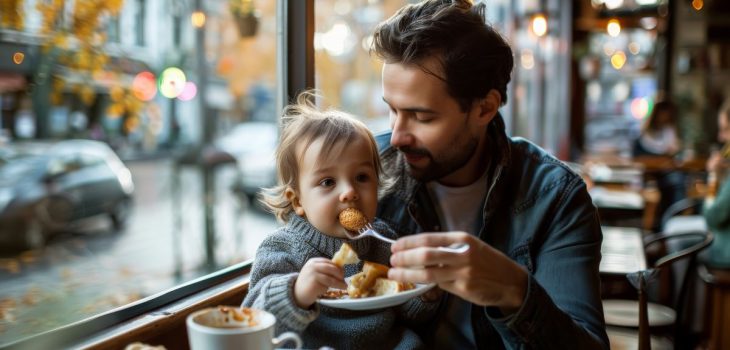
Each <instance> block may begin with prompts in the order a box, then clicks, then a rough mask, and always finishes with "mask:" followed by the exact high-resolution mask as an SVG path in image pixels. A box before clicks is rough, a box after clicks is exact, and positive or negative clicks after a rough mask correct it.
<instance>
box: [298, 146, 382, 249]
mask: <svg viewBox="0 0 730 350" xmlns="http://www.w3.org/2000/svg"><path fill="white" fill-rule="evenodd" d="M323 146H324V145H323V140H322V139H318V140H315V141H314V142H312V144H311V145H310V146H309V148H307V149H306V150H303V145H300V147H297V154H299V155H300V157H299V179H298V187H299V189H298V191H296V195H295V196H296V198H295V199H293V200H292V199H290V200H292V204H293V205H294V211H295V212H296V213H297V215H299V216H302V217H305V218H306V219H307V220H308V221H309V222H310V223H311V224H312V225H313V226H314V227H316V228H317V229H318V230H319V231H321V232H322V233H324V234H326V235H329V236H333V237H347V236H346V235H345V229H344V228H343V227H342V226H341V225H340V223H339V215H340V212H341V211H342V210H344V209H346V208H357V209H359V210H360V211H361V212H362V213H363V214H365V216H366V217H367V218H368V220H372V219H373V218H374V217H375V211H376V209H377V205H378V176H377V173H376V171H375V164H374V163H373V151H374V150H373V149H371V146H370V143H369V142H368V141H367V139H366V138H365V137H364V136H362V135H359V136H358V137H356V138H354V139H353V140H348V141H347V144H345V145H344V146H342V149H341V152H338V151H340V149H339V148H338V147H337V146H339V145H336V146H335V147H334V149H333V150H332V152H331V153H330V154H329V155H328V157H323V156H322V155H323V154H324V152H323ZM302 151H303V153H302Z"/></svg>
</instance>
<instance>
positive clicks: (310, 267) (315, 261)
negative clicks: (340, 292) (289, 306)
mask: <svg viewBox="0 0 730 350" xmlns="http://www.w3.org/2000/svg"><path fill="white" fill-rule="evenodd" d="M329 287H334V288H339V289H347V284H346V283H345V270H344V269H343V268H341V267H339V266H337V265H335V264H334V263H333V262H332V260H330V259H326V258H312V259H309V261H307V262H306V263H305V264H304V266H303V267H302V270H301V271H300V272H299V276H298V277H297V280H296V281H294V301H295V302H296V303H297V306H299V307H301V308H302V309H308V308H309V307H310V306H312V304H314V302H315V301H317V298H318V297H319V296H320V295H322V294H323V293H324V292H326V291H327V289H329Z"/></svg>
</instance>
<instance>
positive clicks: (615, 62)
mask: <svg viewBox="0 0 730 350" xmlns="http://www.w3.org/2000/svg"><path fill="white" fill-rule="evenodd" d="M625 63H626V54H625V53H624V52H623V51H616V53H615V54H613V56H611V65H612V66H613V68H616V69H621V68H622V67H623V66H624V64H625Z"/></svg>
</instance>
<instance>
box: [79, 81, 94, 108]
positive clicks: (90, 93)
mask: <svg viewBox="0 0 730 350" xmlns="http://www.w3.org/2000/svg"><path fill="white" fill-rule="evenodd" d="M79 97H80V98H81V102H83V103H84V104H85V105H87V106H89V105H91V104H92V103H93V102H94V98H95V97H96V93H95V92H94V89H93V88H92V87H91V86H89V85H83V86H82V87H81V91H79Z"/></svg>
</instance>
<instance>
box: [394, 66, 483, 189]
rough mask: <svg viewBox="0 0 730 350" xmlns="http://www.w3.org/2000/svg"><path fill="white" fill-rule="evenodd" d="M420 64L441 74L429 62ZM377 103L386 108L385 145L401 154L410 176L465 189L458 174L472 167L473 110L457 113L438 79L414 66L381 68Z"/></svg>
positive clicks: (476, 137) (474, 143)
mask: <svg viewBox="0 0 730 350" xmlns="http://www.w3.org/2000/svg"><path fill="white" fill-rule="evenodd" d="M422 66H423V67H425V68H426V69H428V71H430V72H434V73H435V74H439V75H441V73H440V72H441V69H440V68H439V66H438V64H437V63H436V60H435V59H430V60H428V61H426V62H424V63H423V64H422ZM383 100H384V101H385V103H387V104H388V106H389V107H390V126H391V129H392V130H393V134H392V136H391V139H390V144H391V145H392V146H394V147H396V148H397V149H398V150H399V151H401V152H403V155H404V156H405V159H406V161H407V165H408V169H409V172H410V174H411V176H413V177H414V178H415V179H417V180H419V181H424V182H426V181H432V180H439V181H440V182H442V183H444V184H446V185H455V186H459V185H466V183H460V182H462V181H461V180H462V179H463V176H459V172H460V170H463V169H464V168H465V167H467V166H469V165H473V163H474V154H475V153H476V150H477V146H478V145H479V138H480V137H481V136H482V134H481V133H478V132H477V128H474V125H473V123H472V121H471V118H472V117H473V116H474V114H475V113H477V114H478V111H477V108H476V107H474V106H473V107H472V108H470V109H469V110H468V111H466V112H464V111H462V110H461V108H460V106H459V104H458V102H457V101H456V100H455V99H454V98H452V97H451V96H450V95H449V94H448V92H447V90H446V83H445V82H444V81H442V80H440V79H438V78H436V77H434V76H433V75H431V74H429V73H426V72H425V71H424V70H423V69H422V68H421V67H419V66H417V65H403V64H400V63H386V64H385V65H384V66H383ZM475 105H476V104H475ZM478 130H483V129H478Z"/></svg>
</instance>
